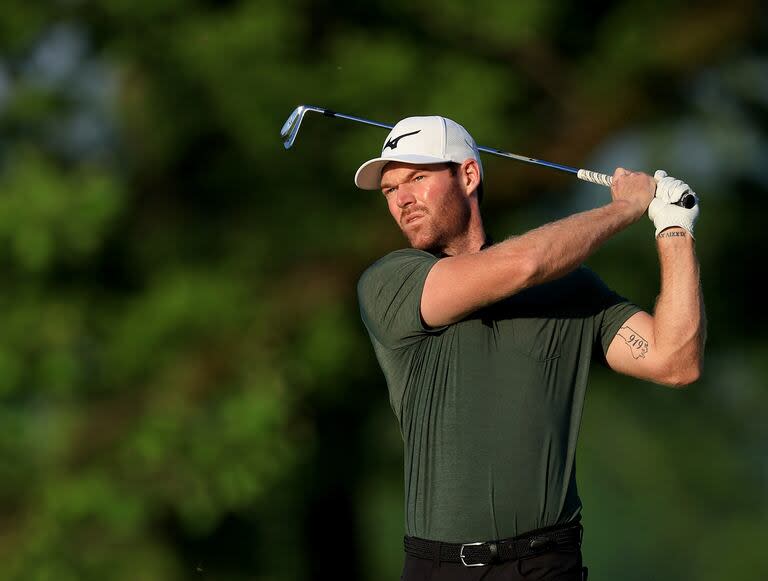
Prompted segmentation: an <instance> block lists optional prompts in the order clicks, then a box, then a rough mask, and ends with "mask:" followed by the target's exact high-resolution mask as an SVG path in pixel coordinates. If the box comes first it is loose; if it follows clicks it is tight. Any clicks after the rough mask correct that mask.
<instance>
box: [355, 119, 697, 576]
mask: <svg viewBox="0 0 768 581" xmlns="http://www.w3.org/2000/svg"><path fill="white" fill-rule="evenodd" d="M654 178H655V179H654ZM355 183H356V185H357V186H358V187H360V188H362V189H366V190H380V191H381V192H382V194H383V196H384V199H385V200H386V203H387V205H388V207H389V212H390V214H391V215H392V217H393V218H394V220H395V222H396V223H397V224H398V226H399V227H400V229H401V230H402V232H403V234H404V235H405V237H406V238H407V239H408V242H409V243H410V248H408V249H404V250H397V251H395V252H392V253H390V254H388V255H386V256H384V257H383V258H381V259H380V260H378V261H377V262H375V263H374V264H373V265H372V266H370V267H369V268H368V269H367V270H366V271H365V272H364V273H363V275H362V276H361V278H360V280H359V283H358V298H359V303H360V310H361V315H362V319H363V322H364V324H365V327H366V329H367V331H368V333H369V336H370V339H371V342H372V344H373V348H374V351H375V353H376V357H377V359H378V361H379V364H380V366H381V369H382V371H383V373H384V376H385V378H386V381H387V385H388V389H389V399H390V403H391V406H392V409H393V411H394V413H395V416H396V418H397V420H398V422H399V426H400V431H401V433H402V437H403V441H404V447H405V539H404V540H405V543H404V544H405V563H404V568H403V576H402V579H404V580H405V581H412V580H416V579H434V580H443V579H444V580H449V579H484V580H491V579H508V580H513V579H540V580H559V581H571V580H573V581H576V580H582V579H586V574H587V571H586V568H584V567H583V565H582V557H581V536H582V528H581V525H580V523H579V521H580V515H581V502H580V500H579V495H578V492H577V488H576V464H575V453H576V444H577V436H578V433H579V424H580V421H581V415H582V408H583V405H584V395H585V391H586V387H587V378H588V373H589V368H590V364H591V362H592V361H593V359H597V360H599V361H602V362H603V363H605V364H607V365H608V366H609V367H610V368H611V369H613V370H614V371H617V372H619V373H622V374H626V375H631V376H633V377H636V378H639V379H644V380H647V381H652V382H655V383H658V384H662V385H668V386H671V387H681V386H684V385H687V384H690V383H692V382H694V381H696V379H697V378H698V377H699V374H700V369H701V361H702V352H703V344H704V337H705V318H704V307H703V302H702V296H701V290H700V285H699V267H698V262H697V259H696V256H695V253H694V239H693V227H694V224H695V222H696V219H697V217H698V214H699V206H698V204H696V205H695V206H694V207H693V208H691V209H686V208H684V207H681V206H680V205H676V204H675V203H674V202H677V201H678V200H679V199H680V198H681V196H682V195H683V194H684V193H685V192H687V191H690V188H689V187H688V186H687V185H686V184H684V183H683V182H681V181H680V180H677V179H674V178H672V177H668V176H667V175H666V174H665V173H664V172H663V171H658V172H656V175H655V177H651V176H649V175H646V174H644V173H640V172H634V171H628V170H625V169H621V168H619V169H617V170H616V171H615V172H614V174H613V185H612V187H611V198H612V199H611V201H610V202H609V203H606V204H605V205H604V206H602V207H599V208H596V209H592V210H588V211H585V212H581V213H578V214H574V215H572V216H569V217H567V218H564V219H562V220H558V221H556V222H552V223H550V224H546V225H544V226H541V227H539V228H536V229H534V230H531V231H530V232H527V233H525V234H522V235H519V236H512V237H510V238H508V239H506V240H504V241H500V242H497V243H493V242H492V241H491V240H490V238H489V237H488V235H487V234H486V232H485V229H484V227H483V219H482V216H481V211H480V208H481V199H482V192H483V168H482V164H481V163H480V155H479V152H478V150H477V146H476V144H475V141H474V140H473V139H472V137H471V136H470V135H469V133H467V131H466V130H465V129H464V128H463V127H462V126H461V125H459V124H457V123H455V122H454V121H451V120H450V119H446V118H443V117H409V118H406V119H403V120H402V121H400V122H399V123H398V124H397V125H395V127H394V128H393V129H392V131H391V132H390V133H389V135H388V136H387V138H386V140H385V142H384V147H383V149H382V152H381V156H380V157H377V158H375V159H372V160H370V161H368V162H366V163H364V164H363V165H362V166H361V167H360V168H359V169H358V171H357V174H356V175H355ZM646 212H648V215H649V216H650V218H651V219H652V221H653V223H654V226H655V237H656V245H657V248H658V255H659V261H660V264H661V291H660V294H659V297H658V301H657V303H656V306H655V309H654V312H653V314H652V315H651V314H649V313H647V312H644V311H643V310H642V309H640V308H639V307H637V306H636V305H634V304H632V303H631V302H629V301H628V300H626V299H624V298H622V297H621V296H619V295H618V294H617V293H615V292H613V291H612V290H611V289H609V288H608V287H607V286H606V285H605V283H604V282H603V281H602V280H601V279H600V278H599V277H598V276H597V274H595V273H594V272H592V271H591V270H589V269H587V268H586V267H584V266H583V265H582V263H583V262H584V261H585V260H586V259H587V258H588V257H589V256H590V255H591V254H592V253H593V252H594V251H595V250H597V249H598V248H599V247H600V245H601V244H602V243H603V242H605V241H606V240H607V239H608V238H610V237H611V236H613V235H614V234H616V233H618V232H620V231H621V230H623V229H625V228H627V227H628V226H629V225H631V224H633V223H634V222H637V221H638V220H640V219H641V218H642V216H643V215H644V214H645V213H646ZM631 258H632V257H631V256H627V260H628V264H629V263H630V262H629V261H631Z"/></svg>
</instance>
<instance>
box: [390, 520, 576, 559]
mask: <svg viewBox="0 0 768 581" xmlns="http://www.w3.org/2000/svg"><path fill="white" fill-rule="evenodd" d="M582 530H583V529H582V526H581V524H579V523H577V524H573V523H571V524H568V525H559V526H555V527H548V528H546V529H539V530H537V531H532V532H529V533H525V534H523V535H520V536H517V537H514V538H511V539H503V540H500V541H485V542H479V543H443V542H440V541H430V540H427V539H420V538H418V537H409V536H406V537H405V539H404V541H405V543H404V544H405V552H406V553H408V554H409V555H412V556H414V557H418V558H420V559H432V560H435V561H437V560H439V561H445V562H449V563H461V564H462V565H464V566H465V567H482V566H483V565H491V564H493V563H500V562H502V561H514V560H516V559H522V558H524V557H530V556H532V555H538V554H540V553H545V552H547V551H567V550H577V549H578V548H579V547H580V546H581V536H582Z"/></svg>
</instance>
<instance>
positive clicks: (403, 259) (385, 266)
mask: <svg viewBox="0 0 768 581" xmlns="http://www.w3.org/2000/svg"><path fill="white" fill-rule="evenodd" d="M435 261H437V257H436V256H435V255H434V254H430V253H429V252H426V251H425V250H418V249H416V248H401V249H399V250H393V251H392V252H390V253H389V254H385V255H384V256H382V257H381V258H379V259H378V260H377V261H376V262H374V263H373V264H371V265H370V266H368V267H367V268H366V269H365V270H364V271H363V273H362V274H361V275H360V282H363V281H364V280H365V279H368V278H371V277H378V276H381V275H384V276H388V275H391V274H392V273H394V272H395V271H397V270H398V269H399V268H401V267H403V266H407V265H415V264H418V263H422V262H430V263H431V262H435ZM360 282H359V283H358V286H359V284H360Z"/></svg>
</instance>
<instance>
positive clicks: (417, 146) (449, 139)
mask: <svg viewBox="0 0 768 581" xmlns="http://www.w3.org/2000/svg"><path fill="white" fill-rule="evenodd" d="M470 158H471V159H474V160H477V164H478V165H479V166H480V177H481V178H482V177H483V165H482V163H480V152H479V151H478V149H477V144H476V143H475V140H474V139H472V136H471V135H470V134H469V133H468V132H467V130H466V129H464V128H463V127H462V126H461V125H459V124H458V123H456V122H455V121H452V120H450V119H446V118H445V117H438V116H436V115H435V116H430V117H406V118H405V119H403V120H402V121H400V122H398V123H397V125H395V126H394V127H393V128H392V131H390V132H389V135H387V138H386V139H385V140H384V147H382V149H381V157H377V158H375V159H371V160H369V161H366V162H365V163H364V164H363V165H361V166H360V168H359V169H358V170H357V173H355V185H356V186H357V187H358V188H361V189H363V190H378V189H379V188H380V187H381V171H382V170H383V169H384V166H385V165H387V164H388V163H389V162H390V161H401V162H403V163H415V164H428V163H446V162H451V161H454V162H456V163H462V162H464V160H466V159H470Z"/></svg>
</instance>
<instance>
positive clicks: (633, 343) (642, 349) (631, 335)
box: [617, 327, 648, 359]
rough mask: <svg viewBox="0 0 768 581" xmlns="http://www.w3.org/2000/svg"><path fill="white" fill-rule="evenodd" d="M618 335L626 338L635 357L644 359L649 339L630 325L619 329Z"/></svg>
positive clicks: (625, 340)
mask: <svg viewBox="0 0 768 581" xmlns="http://www.w3.org/2000/svg"><path fill="white" fill-rule="evenodd" d="M617 335H618V336H619V337H621V338H622V339H624V342H625V343H626V344H627V345H628V346H629V349H630V351H632V357H634V358H635V359H643V358H644V357H645V354H646V353H648V341H646V340H645V339H643V338H642V337H641V336H640V335H639V334H638V333H637V332H636V331H634V330H633V329H631V328H630V327H622V328H621V329H619V332H618V333H617Z"/></svg>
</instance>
